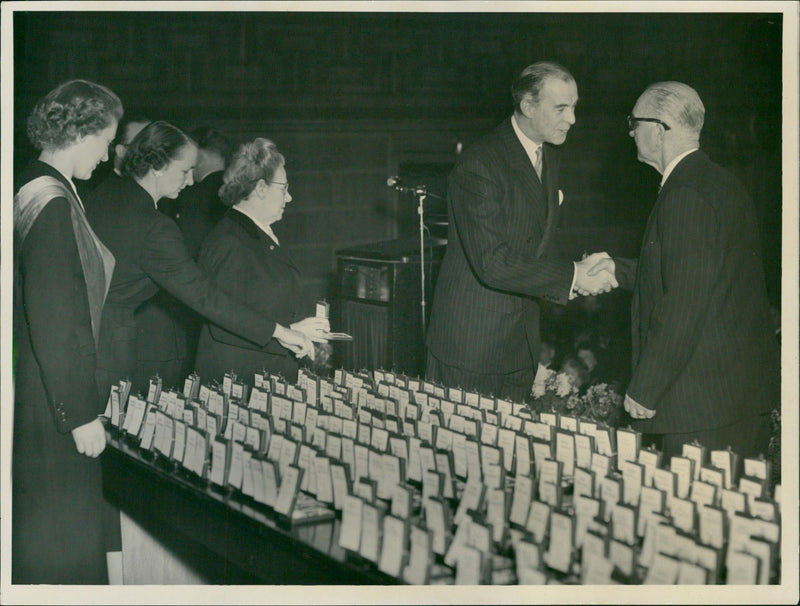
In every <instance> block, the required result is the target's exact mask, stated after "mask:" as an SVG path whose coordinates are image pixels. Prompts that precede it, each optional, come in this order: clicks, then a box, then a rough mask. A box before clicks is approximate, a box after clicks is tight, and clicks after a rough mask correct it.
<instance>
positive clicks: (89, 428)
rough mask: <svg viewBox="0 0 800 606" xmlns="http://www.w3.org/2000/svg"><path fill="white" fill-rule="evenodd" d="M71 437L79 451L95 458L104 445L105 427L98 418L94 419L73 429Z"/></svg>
mask: <svg viewBox="0 0 800 606" xmlns="http://www.w3.org/2000/svg"><path fill="white" fill-rule="evenodd" d="M72 439H73V440H75V447H76V448H77V449H78V452H79V453H81V454H84V455H86V456H87V457H92V458H95V457H97V456H99V455H100V453H101V452H103V450H104V449H105V447H106V428H105V427H103V423H102V422H101V421H100V419H95V420H94V421H89V422H88V423H86V424H85V425H81V426H79V427H76V428H75V429H73V430H72Z"/></svg>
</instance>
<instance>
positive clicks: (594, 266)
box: [569, 252, 619, 300]
mask: <svg viewBox="0 0 800 606" xmlns="http://www.w3.org/2000/svg"><path fill="white" fill-rule="evenodd" d="M617 286H619V283H618V282H617V278H616V276H615V264H614V259H612V258H611V257H610V256H609V255H608V253H605V252H598V253H593V254H591V255H588V256H586V255H584V257H583V259H581V260H580V261H576V262H575V284H574V285H573V287H572V291H571V292H570V294H569V298H570V300H572V299H575V298H577V297H578V295H582V296H587V295H598V294H600V293H604V292H610V291H611V290H613V289H614V288H617Z"/></svg>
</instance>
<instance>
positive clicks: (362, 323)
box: [335, 238, 446, 376]
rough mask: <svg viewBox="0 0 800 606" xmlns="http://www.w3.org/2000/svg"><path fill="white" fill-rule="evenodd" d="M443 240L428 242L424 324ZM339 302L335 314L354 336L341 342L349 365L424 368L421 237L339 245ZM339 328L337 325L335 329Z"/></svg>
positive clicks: (413, 372) (419, 371)
mask: <svg viewBox="0 0 800 606" xmlns="http://www.w3.org/2000/svg"><path fill="white" fill-rule="evenodd" d="M445 246H446V245H445V241H444V240H442V239H438V238H431V239H429V240H427V241H426V242H425V249H424V251H425V300H426V306H425V315H426V325H427V320H428V317H429V315H430V308H431V301H432V299H433V286H434V284H435V283H436V277H437V275H438V272H439V266H440V264H441V261H442V257H443V256H444V250H445ZM336 256H337V259H338V295H339V296H338V306H339V310H338V313H337V315H336V316H335V317H338V318H341V328H340V330H342V331H343V332H346V333H348V334H350V335H352V336H353V341H351V342H346V343H342V344H341V346H340V348H341V349H340V350H339V352H338V354H339V356H340V360H339V362H340V365H341V366H342V367H343V368H345V369H347V370H354V371H357V370H361V369H367V370H375V369H378V368H382V369H385V370H393V371H395V372H400V373H405V374H408V375H410V376H422V375H423V374H424V372H425V339H424V335H423V329H422V307H421V305H420V300H421V293H422V290H421V287H420V280H421V275H420V250H419V239H418V238H406V239H399V240H386V241H382V242H374V243H371V244H364V245H361V246H357V247H353V248H347V249H342V250H338V251H336ZM337 330H338V329H337Z"/></svg>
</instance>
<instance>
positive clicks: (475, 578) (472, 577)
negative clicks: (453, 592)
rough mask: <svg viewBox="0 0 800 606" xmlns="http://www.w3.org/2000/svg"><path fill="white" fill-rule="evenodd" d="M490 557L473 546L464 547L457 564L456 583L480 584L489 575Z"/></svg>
mask: <svg viewBox="0 0 800 606" xmlns="http://www.w3.org/2000/svg"><path fill="white" fill-rule="evenodd" d="M489 562H490V561H489V559H488V558H484V554H483V553H481V552H480V551H478V550H477V549H474V548H472V547H466V546H465V547H464V548H463V549H462V550H461V553H460V555H459V558H458V563H457V565H456V577H455V584H456V585H480V584H481V583H483V582H484V581H485V580H486V578H487V577H488V573H487V572H486V571H487V563H489Z"/></svg>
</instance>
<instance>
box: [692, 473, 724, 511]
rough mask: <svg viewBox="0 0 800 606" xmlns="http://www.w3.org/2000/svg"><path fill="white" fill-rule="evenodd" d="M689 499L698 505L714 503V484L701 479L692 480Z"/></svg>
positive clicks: (715, 492) (715, 500) (715, 499)
mask: <svg viewBox="0 0 800 606" xmlns="http://www.w3.org/2000/svg"><path fill="white" fill-rule="evenodd" d="M689 499H690V500H691V501H694V502H695V503H696V504H697V506H698V507H701V506H703V505H712V506H713V505H716V504H717V486H715V485H714V484H707V483H706V482H703V481H701V480H697V481H696V482H692V489H691V494H690V496H689Z"/></svg>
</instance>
